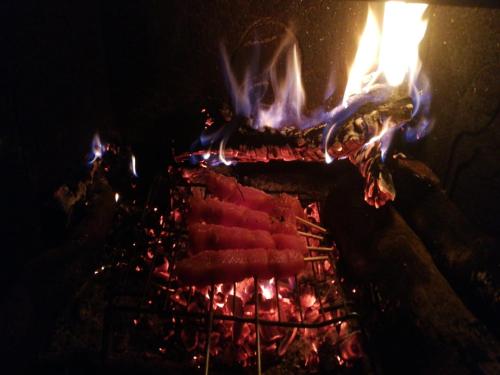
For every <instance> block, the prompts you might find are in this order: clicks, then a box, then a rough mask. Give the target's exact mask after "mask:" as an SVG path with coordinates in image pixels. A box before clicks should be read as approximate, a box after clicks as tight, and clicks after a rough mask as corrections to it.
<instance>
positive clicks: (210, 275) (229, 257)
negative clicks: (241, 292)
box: [176, 248, 305, 285]
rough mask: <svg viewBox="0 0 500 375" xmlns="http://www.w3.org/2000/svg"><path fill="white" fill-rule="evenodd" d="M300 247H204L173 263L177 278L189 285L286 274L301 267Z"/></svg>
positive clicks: (266, 277) (284, 275) (302, 264)
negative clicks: (277, 248)
mask: <svg viewBox="0 0 500 375" xmlns="http://www.w3.org/2000/svg"><path fill="white" fill-rule="evenodd" d="M304 266H305V262H304V257H303V255H302V252H301V251H300V250H285V249H283V250H280V251H276V249H261V248H259V249H226V250H219V251H216V250H205V251H202V252H200V253H198V254H196V255H193V256H192V257H190V258H186V259H183V260H181V261H179V262H178V263H177V266H176V269H177V274H178V276H179V279H181V280H182V281H184V282H186V283H188V284H192V285H207V284H211V283H228V282H237V281H241V280H243V279H244V278H246V277H252V276H254V277H258V278H263V279H270V278H271V277H278V278H281V277H289V276H293V275H296V274H297V273H299V272H300V271H302V270H303V269H304Z"/></svg>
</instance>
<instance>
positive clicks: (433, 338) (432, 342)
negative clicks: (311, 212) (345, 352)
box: [322, 173, 500, 374]
mask: <svg viewBox="0 0 500 375" xmlns="http://www.w3.org/2000/svg"><path fill="white" fill-rule="evenodd" d="M361 190H362V181H361V180H360V178H359V176H357V175H355V174H353V173H351V176H349V175H344V176H342V178H341V179H339V180H338V181H337V183H336V186H335V188H334V189H332V191H331V194H330V196H329V198H328V200H327V204H326V206H325V209H324V210H323V212H322V215H323V220H322V222H323V223H324V224H326V226H327V228H328V229H329V230H330V231H331V233H332V234H333V236H334V238H335V239H336V241H337V244H338V247H339V250H340V252H341V255H342V257H343V259H344V261H345V263H346V269H347V272H349V273H350V275H351V276H352V277H354V279H355V280H358V282H360V283H364V284H369V285H372V290H376V293H374V294H375V295H377V296H378V297H379V305H380V306H381V308H379V309H375V308H373V310H372V312H371V313H370V314H368V313H367V312H366V311H365V315H366V316H365V324H367V330H368V333H369V337H371V341H370V346H371V347H372V348H373V349H374V351H375V353H376V355H375V358H377V357H378V362H379V365H380V366H381V367H382V369H383V371H382V372H384V373H386V372H387V373H408V372H411V373H421V374H424V373H425V374H427V373H433V374H437V373H439V374H441V373H446V374H464V373H484V374H498V373H500V363H499V362H498V361H499V360H498V359H499V358H500V345H499V344H498V342H497V341H496V340H495V338H494V337H493V336H492V334H491V333H490V332H489V331H487V329H486V328H485V326H484V325H483V324H482V323H480V322H479V321H478V320H477V319H476V318H475V316H474V315H473V314H472V313H471V312H470V311H469V310H468V309H467V308H466V307H465V305H464V304H463V302H462V301H461V300H460V298H459V297H458V296H457V294H456V293H455V292H454V290H453V289H452V288H451V286H450V285H449V283H448V282H447V280H446V279H445V278H444V277H443V275H442V274H441V273H440V272H439V270H438V269H437V267H436V265H435V264H434V262H433V260H432V258H431V256H430V254H429V253H428V251H427V249H426V247H425V245H424V244H423V243H422V241H421V240H420V239H419V237H418V236H417V235H416V234H415V233H414V232H413V231H412V230H411V228H410V227H409V226H408V225H407V223H406V222H405V221H404V219H403V218H402V217H401V216H400V215H399V214H398V212H397V211H396V210H395V209H394V208H393V207H392V206H390V205H387V206H385V207H383V208H381V209H379V210H375V209H373V208H372V207H370V206H368V205H366V203H365V202H363V201H362V200H361V199H360V198H359V196H360V194H361ZM367 310H368V312H370V310H369V309H367ZM370 322H371V323H370Z"/></svg>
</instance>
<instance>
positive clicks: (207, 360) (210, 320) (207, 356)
mask: <svg viewBox="0 0 500 375" xmlns="http://www.w3.org/2000/svg"><path fill="white" fill-rule="evenodd" d="M213 323H214V284H212V286H211V288H210V316H209V318H208V333H207V345H206V352H205V375H208V371H209V368H210V343H211V341H212V340H210V336H212V329H213Z"/></svg>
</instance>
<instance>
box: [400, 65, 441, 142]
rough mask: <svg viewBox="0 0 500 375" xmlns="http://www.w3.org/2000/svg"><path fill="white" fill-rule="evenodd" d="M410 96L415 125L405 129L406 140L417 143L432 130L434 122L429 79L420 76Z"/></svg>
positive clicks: (422, 75) (423, 75)
mask: <svg viewBox="0 0 500 375" xmlns="http://www.w3.org/2000/svg"><path fill="white" fill-rule="evenodd" d="M410 96H411V99H412V103H413V113H412V118H413V124H412V126H407V127H406V128H405V132H404V135H405V139H406V141H408V142H415V141H418V140H420V139H422V138H423V137H425V136H426V135H427V134H429V132H430V131H431V130H432V128H433V125H434V121H433V120H432V119H431V118H430V112H431V111H430V109H431V96H432V95H431V89H430V82H429V79H428V78H427V76H426V75H425V74H422V73H421V74H420V75H419V77H418V79H417V80H416V81H415V84H414V85H413V86H412V87H411V92H410Z"/></svg>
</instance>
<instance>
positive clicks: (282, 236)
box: [273, 233, 307, 254]
mask: <svg viewBox="0 0 500 375" xmlns="http://www.w3.org/2000/svg"><path fill="white" fill-rule="evenodd" d="M273 240H274V246H276V249H278V250H282V249H297V250H300V251H301V252H302V254H306V253H307V243H306V239H305V238H304V237H301V236H299V235H295V234H286V233H275V234H273Z"/></svg>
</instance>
